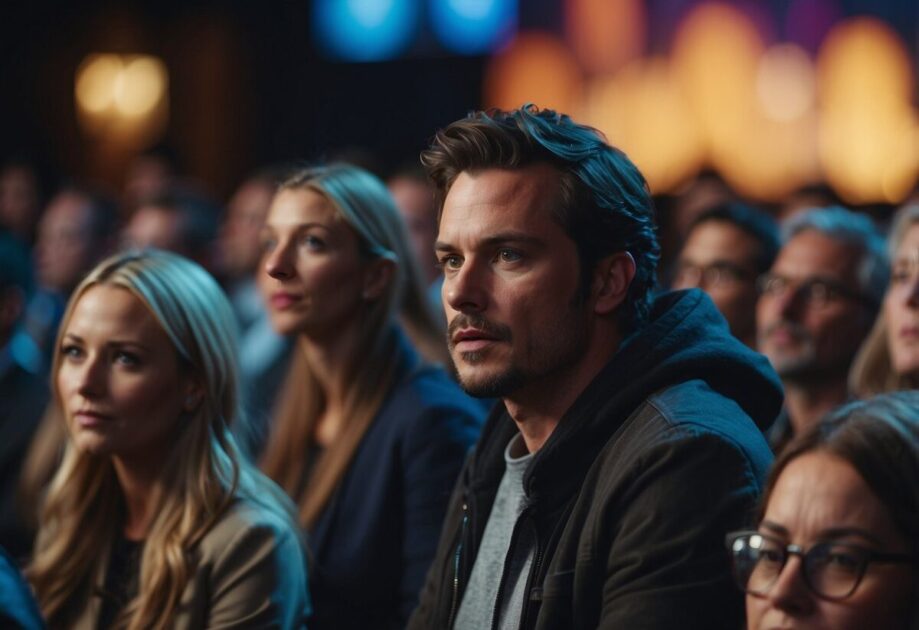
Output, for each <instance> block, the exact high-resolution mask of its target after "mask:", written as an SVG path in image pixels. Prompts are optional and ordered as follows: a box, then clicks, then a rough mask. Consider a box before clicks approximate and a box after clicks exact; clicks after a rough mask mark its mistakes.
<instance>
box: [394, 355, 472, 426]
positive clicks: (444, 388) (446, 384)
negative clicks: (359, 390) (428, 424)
mask: <svg viewBox="0 0 919 630" xmlns="http://www.w3.org/2000/svg"><path fill="white" fill-rule="evenodd" d="M389 403H390V405H389V406H391V407H394V408H397V409H399V410H400V416H401V417H403V418H406V419H407V420H410V421H411V419H416V420H417V418H421V417H439V418H442V419H443V420H444V421H445V422H446V421H448V420H450V419H451V418H454V419H455V418H464V419H469V420H473V421H475V422H476V423H477V424H481V423H482V421H483V420H484V416H485V412H484V409H483V408H482V405H481V404H480V403H478V402H477V401H476V400H474V399H473V398H470V397H469V395H468V394H466V393H465V392H464V391H463V390H462V389H460V387H459V385H457V384H456V383H455V382H454V381H453V380H452V379H451V378H450V377H449V376H448V375H447V373H446V372H445V371H444V370H443V369H442V368H440V367H438V366H433V365H426V366H424V367H421V368H419V369H417V370H415V371H414V372H412V373H411V374H410V375H409V376H408V377H407V378H404V379H402V381H400V382H399V383H398V384H397V385H396V386H395V387H394V388H393V392H392V395H391V397H390V400H389Z"/></svg>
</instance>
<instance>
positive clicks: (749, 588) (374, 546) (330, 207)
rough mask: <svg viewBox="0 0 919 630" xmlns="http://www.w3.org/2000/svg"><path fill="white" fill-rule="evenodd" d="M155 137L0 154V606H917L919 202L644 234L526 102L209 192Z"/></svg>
mask: <svg viewBox="0 0 919 630" xmlns="http://www.w3.org/2000/svg"><path fill="white" fill-rule="evenodd" d="M163 155H166V156H167V157H169V154H168V152H167V153H164V154H161V152H157V151H154V152H151V153H150V154H149V155H147V154H145V155H141V156H139V157H138V158H137V159H136V160H135V162H136V163H135V164H133V165H132V166H131V168H129V169H128V173H129V178H128V181H126V182H125V187H124V191H123V193H122V195H121V201H120V203H119V202H118V201H116V197H115V196H113V195H108V196H107V195H105V194H102V193H101V192H100V191H99V190H97V189H96V188H95V187H91V186H87V185H84V184H81V183H76V182H72V181H67V183H66V184H64V185H63V186H61V187H60V188H59V189H57V190H53V191H44V190H39V189H38V182H39V178H38V176H37V175H35V174H34V173H30V171H29V165H28V164H27V163H24V162H22V161H11V162H7V163H6V165H5V166H4V167H3V168H2V169H0V392H2V395H0V551H2V554H0V625H4V627H6V625H9V626H11V627H25V628H33V627H34V628H39V627H52V628H58V627H74V628H172V627H176V628H204V627H214V628H217V627H220V628H301V627H309V628H318V629H325V628H343V629H350V628H377V627H380V628H405V627H408V628H413V629H422V628H425V629H428V628H430V629H440V628H457V629H475V628H482V627H494V628H527V629H529V628H541V629H549V628H558V629H562V628H565V629H567V628H596V627H603V628H638V627H641V628H655V629H658V628H659V629H662V630H663V629H668V628H699V629H703V628H704V629H708V628H731V629H733V630H737V629H738V628H741V627H744V625H745V624H746V627H747V628H750V629H751V630H753V629H762V628H786V627H789V628H790V627H795V628H837V629H847V628H865V627H879V628H880V627H883V628H904V629H906V628H913V627H917V624H919V603H917V602H919V574H917V568H919V542H917V541H919V476H917V474H919V199H917V198H914V199H913V201H912V202H906V203H904V204H903V206H902V207H901V208H900V209H899V210H898V211H896V212H895V213H893V212H892V213H891V214H892V216H891V217H890V218H891V221H890V225H891V228H890V232H889V236H888V237H887V238H886V239H885V237H884V235H883V230H882V228H881V227H880V226H879V225H878V224H877V223H876V222H875V221H874V220H873V219H871V218H869V217H868V216H867V215H866V214H864V213H862V212H859V211H858V210H857V209H853V208H844V207H842V206H841V205H840V204H839V203H838V202H837V203H834V204H832V205H831V206H826V207H808V208H801V209H798V211H796V212H795V213H793V214H790V215H789V216H787V217H786V216H783V215H782V213H780V212H778V211H777V209H776V208H768V207H757V206H755V205H754V204H753V203H752V202H750V201H749V200H743V199H740V198H734V197H730V195H729V194H728V192H727V191H726V189H725V195H720V196H719V197H718V199H717V200H716V201H717V203H714V204H712V205H709V206H708V207H698V208H696V210H694V211H693V216H692V217H691V218H689V219H687V220H686V221H685V223H684V224H683V225H681V226H680V227H679V229H678V230H677V231H678V232H679V237H680V238H678V239H677V241H679V243H678V244H679V246H680V248H679V250H678V251H676V250H675V251H668V252H662V251H661V245H660V243H659V241H658V236H657V231H658V227H659V226H658V225H657V224H658V222H659V217H656V216H655V210H654V201H653V199H652V197H651V194H650V191H649V189H648V186H647V184H646V182H645V180H644V178H643V176H642V174H641V173H640V171H639V170H638V169H637V168H636V167H635V165H634V164H632V162H631V161H630V160H629V158H628V157H627V156H626V155H625V154H624V153H622V152H621V151H619V150H618V149H616V148H615V147H614V146H611V145H610V144H609V143H608V142H607V140H606V139H605V138H604V137H603V136H602V135H600V134H599V133H598V132H596V131H595V130H593V129H591V128H590V127H587V126H584V125H581V124H579V123H578V122H576V121H575V120H572V119H571V118H570V117H568V116H566V115H564V114H561V113H556V112H554V111H551V110H540V109H538V108H536V107H534V106H524V107H522V108H520V109H516V110H509V111H498V110H492V111H487V112H473V113H471V114H469V115H468V116H467V117H465V118H463V119H460V120H458V121H455V122H453V123H452V124H449V125H446V126H445V127H444V128H443V129H441V130H438V131H437V132H436V135H434V136H433V140H432V142H431V145H430V147H429V148H428V149H427V150H426V151H424V152H423V153H422V154H421V156H420V161H418V164H417V165H415V166H411V167H409V168H401V169H399V170H398V171H394V172H393V173H390V174H389V175H390V177H389V179H388V181H387V180H384V179H382V178H380V177H378V176H377V175H375V174H372V173H370V172H369V171H368V170H366V169H365V168H363V167H360V166H356V165H354V164H351V163H347V162H345V161H341V162H332V163H327V164H316V165H313V166H298V167H280V168H279V167H271V168H267V169H262V170H259V171H256V172H254V173H253V174H251V175H250V176H249V177H247V178H245V179H244V180H243V181H242V182H241V183H240V185H239V187H238V188H237V189H236V190H235V191H234V194H232V195H231V196H230V198H229V200H228V202H227V204H226V209H225V210H223V209H221V208H220V206H219V205H218V204H216V203H214V201H213V200H211V199H210V198H209V197H208V196H207V195H206V194H204V193H203V192H202V191H203V190H204V187H203V186H201V185H200V184H197V183H195V182H193V181H191V180H186V179H183V178H182V173H181V168H180V166H179V165H178V162H177V161H176V160H175V159H165V158H163ZM384 181H387V183H384ZM30 187H31V188H30ZM6 189H9V190H6ZM14 193H15V194H14ZM48 193H52V194H48ZM726 196H727V197H728V198H725V197H726ZM45 200H47V201H45ZM7 206H8V207H7ZM776 217H778V218H781V219H782V220H781V221H778V220H777V218H776ZM661 260H672V261H674V266H673V268H670V266H669V265H668V266H667V268H666V269H665V270H663V271H662V270H660V269H658V266H659V261H661ZM432 261H434V263H436V264H432ZM658 278H666V279H672V281H671V282H670V286H669V287H662V286H658V284H657V283H658ZM483 401H485V402H484V403H483Z"/></svg>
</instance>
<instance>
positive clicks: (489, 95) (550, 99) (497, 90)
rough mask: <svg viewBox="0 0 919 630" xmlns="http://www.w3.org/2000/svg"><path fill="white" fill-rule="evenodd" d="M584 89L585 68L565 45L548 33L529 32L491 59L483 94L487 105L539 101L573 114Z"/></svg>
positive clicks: (506, 106)
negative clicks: (583, 75) (579, 65)
mask: <svg viewBox="0 0 919 630" xmlns="http://www.w3.org/2000/svg"><path fill="white" fill-rule="evenodd" d="M581 89H582V77H581V70H580V68H579V67H578V64H577V61H576V60H575V58H574V55H573V54H572V53H571V51H570V50H568V48H567V47H566V46H565V44H564V43H563V42H562V41H560V40H559V39H558V38H557V37H554V36H552V35H549V34H547V33H540V32H527V33H521V34H519V35H518V36H517V37H516V38H515V39H514V41H513V42H511V44H510V45H509V46H508V47H507V48H506V49H504V50H503V51H501V52H499V53H498V54H497V55H495V56H494V57H493V58H492V59H491V61H490V62H489V64H488V67H487V68H486V71H485V84H484V87H483V97H484V100H485V103H484V105H485V106H486V107H500V108H502V109H512V108H515V107H520V106H521V105H523V104H525V103H535V104H536V105H538V106H539V107H541V108H551V109H555V110H557V111H560V112H565V113H570V112H572V111H574V110H575V109H576V108H577V106H578V104H579V103H580V101H581Z"/></svg>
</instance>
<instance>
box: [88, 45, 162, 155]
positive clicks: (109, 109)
mask: <svg viewBox="0 0 919 630" xmlns="http://www.w3.org/2000/svg"><path fill="white" fill-rule="evenodd" d="M74 96H75V99H76V104H77V120H78V122H79V123H80V126H81V127H83V129H84V131H86V132H87V133H88V134H90V135H93V136H97V137H99V138H104V139H105V140H107V141H111V142H115V143H118V144H121V145H124V146H140V145H142V144H144V143H148V142H150V141H152V140H155V139H156V136H157V135H158V134H160V133H161V132H162V131H163V129H164V128H165V125H166V122H167V119H168V73H167V71H166V66H165V64H163V62H162V61H160V60H159V59H157V58H155V57H150V56H148V55H115V54H93V55H90V56H89V57H87V58H86V60H84V62H83V63H82V64H80V67H79V68H78V69H77V76H76V81H75V83H74Z"/></svg>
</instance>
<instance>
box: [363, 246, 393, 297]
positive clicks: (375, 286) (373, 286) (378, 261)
mask: <svg viewBox="0 0 919 630" xmlns="http://www.w3.org/2000/svg"><path fill="white" fill-rule="evenodd" d="M395 270H396V263H395V262H393V261H392V260H389V259H388V258H383V257H382V256H380V257H377V258H374V259H373V260H371V261H370V262H368V263H367V266H366V267H365V269H364V289H363V292H362V293H361V296H362V297H363V298H364V300H366V301H372V300H376V299H377V298H379V297H380V296H381V295H383V293H384V292H385V291H386V287H388V286H389V283H390V282H392V276H393V273H395Z"/></svg>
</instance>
